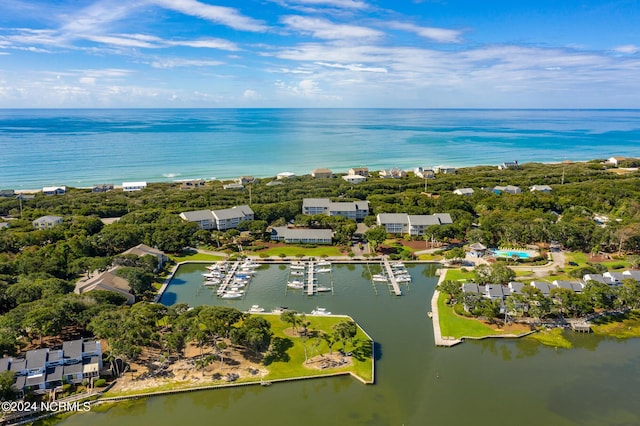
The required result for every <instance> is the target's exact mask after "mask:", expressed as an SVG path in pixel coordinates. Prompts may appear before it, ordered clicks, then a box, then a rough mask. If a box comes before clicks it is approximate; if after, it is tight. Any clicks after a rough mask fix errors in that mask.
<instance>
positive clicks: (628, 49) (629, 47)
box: [613, 44, 640, 54]
mask: <svg viewBox="0 0 640 426" xmlns="http://www.w3.org/2000/svg"><path fill="white" fill-rule="evenodd" d="M613 50H614V51H616V52H618V53H630V54H634V53H637V52H640V46H636V45H634V44H625V45H623V46H616V47H614V48H613Z"/></svg>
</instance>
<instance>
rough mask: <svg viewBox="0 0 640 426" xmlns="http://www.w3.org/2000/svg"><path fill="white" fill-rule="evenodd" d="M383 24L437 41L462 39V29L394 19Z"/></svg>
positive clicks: (447, 41)
mask: <svg viewBox="0 0 640 426" xmlns="http://www.w3.org/2000/svg"><path fill="white" fill-rule="evenodd" d="M385 25H388V26H389V27H390V28H394V29H396V30H402V31H408V32H412V33H415V34H417V35H419V36H420V37H424V38H428V39H430V40H433V41H436V42H438V43H460V42H461V41H462V40H461V39H460V36H461V35H462V31H458V30H450V29H447V28H436V27H420V26H417V25H414V24H408V23H405V22H395V21H394V22H388V23H385Z"/></svg>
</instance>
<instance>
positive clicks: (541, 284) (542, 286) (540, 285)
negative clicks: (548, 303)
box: [531, 281, 551, 296]
mask: <svg viewBox="0 0 640 426" xmlns="http://www.w3.org/2000/svg"><path fill="white" fill-rule="evenodd" d="M531 286H532V287H534V288H537V289H538V290H540V291H541V292H542V295H543V296H549V292H550V291H551V288H550V287H549V283H547V282H545V281H531Z"/></svg>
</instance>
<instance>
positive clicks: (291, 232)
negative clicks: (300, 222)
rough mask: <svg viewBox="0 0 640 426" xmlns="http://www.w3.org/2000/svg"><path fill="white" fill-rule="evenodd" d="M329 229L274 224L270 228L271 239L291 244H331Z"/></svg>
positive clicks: (330, 231) (331, 233)
mask: <svg viewBox="0 0 640 426" xmlns="http://www.w3.org/2000/svg"><path fill="white" fill-rule="evenodd" d="M332 238H333V231H332V230H331V229H311V228H289V227H287V226H274V227H273V228H271V240H272V241H283V242H285V243H291V244H331V242H332Z"/></svg>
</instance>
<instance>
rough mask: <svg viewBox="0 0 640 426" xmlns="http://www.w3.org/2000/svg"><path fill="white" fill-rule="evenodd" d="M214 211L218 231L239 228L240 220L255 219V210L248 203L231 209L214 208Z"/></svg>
mask: <svg viewBox="0 0 640 426" xmlns="http://www.w3.org/2000/svg"><path fill="white" fill-rule="evenodd" d="M212 213H213V216H214V217H215V219H216V229H217V230H218V231H226V230H227V229H232V228H237V227H238V225H239V224H240V222H244V221H247V220H253V218H254V213H253V210H251V207H249V206H248V205H246V204H245V205H242V206H235V207H232V208H230V209H222V210H213V211H212Z"/></svg>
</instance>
